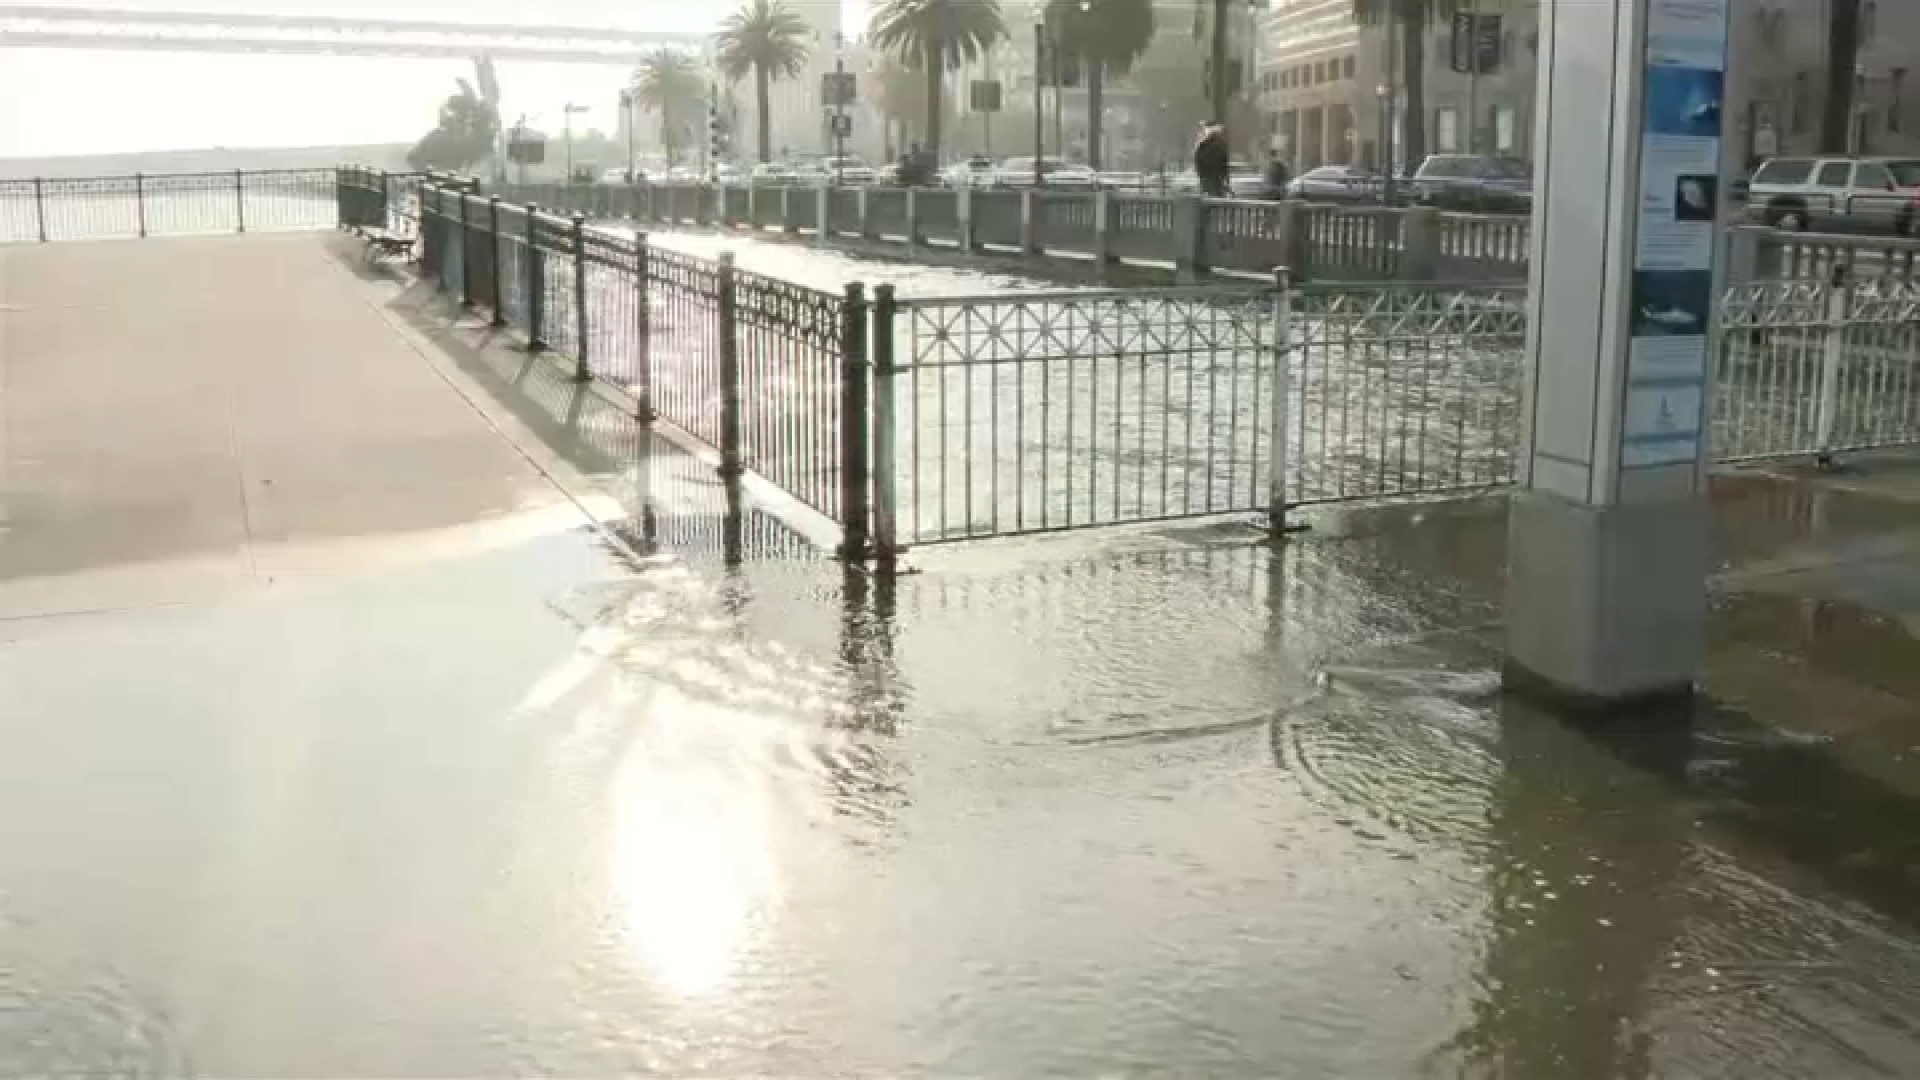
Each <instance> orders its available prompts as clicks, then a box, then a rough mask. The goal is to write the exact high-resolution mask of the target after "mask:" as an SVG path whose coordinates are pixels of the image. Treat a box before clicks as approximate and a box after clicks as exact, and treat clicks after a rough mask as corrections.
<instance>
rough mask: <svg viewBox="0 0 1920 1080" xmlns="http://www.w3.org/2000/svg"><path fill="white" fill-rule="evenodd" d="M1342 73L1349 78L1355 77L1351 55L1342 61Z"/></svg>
mask: <svg viewBox="0 0 1920 1080" xmlns="http://www.w3.org/2000/svg"><path fill="white" fill-rule="evenodd" d="M1340 74H1341V75H1342V76H1343V77H1345V78H1348V79H1351V78H1353V57H1351V56H1349V57H1346V58H1345V59H1343V60H1341V61H1340Z"/></svg>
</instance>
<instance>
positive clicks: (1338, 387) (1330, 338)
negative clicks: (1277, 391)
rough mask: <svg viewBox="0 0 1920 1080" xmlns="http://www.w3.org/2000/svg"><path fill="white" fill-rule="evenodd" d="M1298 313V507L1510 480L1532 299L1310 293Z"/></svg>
mask: <svg viewBox="0 0 1920 1080" xmlns="http://www.w3.org/2000/svg"><path fill="white" fill-rule="evenodd" d="M1291 305H1292V319H1291V320H1290V322H1289V324H1288V327H1287V332H1288V362H1287V381H1288V386H1287V398H1288V402H1289V408H1288V417H1289V419H1288V426H1287V431H1286V459H1287V463H1288V475H1287V476H1286V478H1285V487H1284V490H1285V492H1286V497H1287V502H1288V503H1289V504H1290V505H1303V504H1309V503H1321V502H1335V501H1341V500H1349V499H1378V498H1387V497H1392V496H1403V495H1432V494H1440V493H1445V492H1454V491H1464V490H1471V489H1477V488H1487V487H1496V486H1500V485H1505V484H1510V483H1512V482H1513V480H1514V451H1515V448H1516V446H1517V445H1518V441H1519V437H1520V397H1521V392H1522V383H1523V380H1524V377H1525V371H1526V364H1525V360H1526V356H1525V353H1526V324H1527V308H1526V290H1525V289H1521V288H1511V287H1499V286H1493V287H1483V288H1461V289H1437V288H1425V287H1419V286H1393V285H1386V286H1329V287H1316V286H1306V287H1302V288H1299V289H1296V290H1295V291H1294V293H1293V295H1292V297H1291Z"/></svg>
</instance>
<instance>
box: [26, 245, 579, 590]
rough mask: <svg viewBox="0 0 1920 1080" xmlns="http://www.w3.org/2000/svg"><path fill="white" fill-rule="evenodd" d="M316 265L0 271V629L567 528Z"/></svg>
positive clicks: (335, 269) (90, 251) (237, 251)
mask: <svg viewBox="0 0 1920 1080" xmlns="http://www.w3.org/2000/svg"><path fill="white" fill-rule="evenodd" d="M334 242H335V241H334V239H333V238H332V237H329V236H316V235H313V234H280V235H259V236H238V237H210V238H195V239H179V240H147V241H139V242H133V241H128V242H111V243H98V244H56V245H41V246H16V247H6V248H0V409H4V422H3V423H0V431H3V432H4V448H3V449H0V455H3V456H0V498H3V499H4V502H0V616H18V615H23V614H42V613H49V612H60V611H72V610H95V609H99V608H112V607H122V606H129V605H139V604H145V603H155V602H165V601H173V600H181V599H190V598H194V597H199V596H204V595H207V594H209V593H210V592H223V591H228V590H232V589H236V588H246V587H249V586H253V585H259V584H262V583H265V582H268V581H272V580H275V579H279V578H282V577H284V576H286V575H289V574H302V573H310V572H314V571H317V570H325V569H326V568H327V567H328V566H331V565H338V564H342V563H344V562H351V561H356V560H361V559H364V558H366V557H369V556H370V555H372V554H376V553H378V552H380V551H382V550H383V549H388V548H392V547H394V544H393V541H395V540H397V539H398V538H401V537H405V538H407V541H408V543H409V544H412V545H419V544H422V543H428V542H429V541H430V540H431V538H432V537H433V536H435V535H440V534H445V533H446V532H447V531H448V530H456V531H457V530H460V529H463V528H467V527H471V526H474V525H476V524H478V523H487V524H488V525H489V527H492V528H505V529H507V530H509V531H510V532H511V531H514V530H516V529H519V530H522V531H524V526H525V525H526V523H527V520H528V517H529V515H531V517H532V520H533V521H535V522H536V524H534V525H533V526H532V527H533V528H535V529H536V530H537V529H541V528H544V527H545V526H543V525H540V524H537V522H539V521H540V520H543V518H547V517H550V515H552V514H554V513H558V514H560V515H562V520H564V521H565V523H566V524H568V525H577V524H579V523H580V522H581V520H582V519H581V518H580V516H579V514H578V513H577V511H575V510H574V509H573V508H572V507H571V506H569V505H568V500H567V498H566V496H565V494H564V493H563V492H562V491H561V490H560V489H559V488H557V487H555V485H554V484H552V483H550V482H549V481H548V480H547V478H546V477H544V476H543V475H542V474H541V472H540V470H538V469H536V468H535V467H534V466H533V464H531V463H530V462H529V461H528V460H527V458H526V457H525V456H524V455H523V454H522V453H521V452H520V451H519V450H518V449H516V447H515V446H514V445H513V444H512V443H510V442H509V441H508V440H507V439H504V438H502V437H501V435H500V433H499V432H498V431H497V430H496V429H495V427H494V425H493V424H492V423H490V422H489V420H488V419H487V418H486V417H485V416H483V415H482V414H481V412H479V411H477V410H476V409H475V408H474V407H473V406H472V404H471V403H470V402H469V401H468V400H467V399H465V398H463V397H462V395H461V394H460V393H459V392H456V390H455V389H454V387H453V386H452V385H450V384H449V382H448V381H447V380H446V379H445V378H443V375H442V372H441V371H440V370H439V369H437V368H436V366H435V365H434V364H433V363H432V362H430V358H429V357H428V356H426V355H425V354H424V352H425V351H424V350H422V349H420V348H418V347H417V345H416V343H415V341H413V340H411V339H410V338H409V336H408V335H406V334H404V333H402V332H399V331H398V330H397V329H396V327H395V325H394V324H393V323H392V322H391V321H390V320H389V319H388V318H387V317H386V316H385V315H384V314H383V313H382V311H381V310H380V309H379V308H378V307H377V306H376V305H375V304H374V302H373V300H374V296H373V294H372V293H370V292H369V290H368V288H367V286H366V283H364V282H362V281H360V280H358V279H357V278H356V277H355V276H354V275H353V274H352V273H351V272H349V271H348V270H347V268H346V267H345V266H343V264H342V262H341V261H340V260H339V259H338V258H336V257H335V254H334V252H333V250H332V248H331V245H332V244H333V243H334ZM516 522H519V523H520V524H515V523H516ZM441 541H446V542H453V543H464V542H465V540H463V539H459V538H455V537H448V536H441V540H440V541H433V542H434V543H439V542H441Z"/></svg>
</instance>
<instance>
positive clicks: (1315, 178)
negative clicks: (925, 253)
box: [1287, 165, 1383, 202]
mask: <svg viewBox="0 0 1920 1080" xmlns="http://www.w3.org/2000/svg"><path fill="white" fill-rule="evenodd" d="M1382 186H1383V185H1382V183H1381V180H1380V177H1379V176H1377V175H1375V174H1373V173H1370V172H1368V171H1367V170H1365V169H1362V168H1360V167H1359V166H1357V165H1322V166H1320V167H1319V168H1317V169H1308V170H1307V171H1306V172H1303V173H1301V174H1300V175H1299V176H1296V177H1294V178H1293V180H1292V181H1291V182H1290V183H1288V184H1287V194H1289V195H1291V196H1293V197H1294V198H1296V199H1310V200H1312V201H1315V202H1368V201H1372V200H1374V199H1378V198H1379V197H1380V190H1381V188H1382Z"/></svg>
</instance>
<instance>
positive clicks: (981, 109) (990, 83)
mask: <svg viewBox="0 0 1920 1080" xmlns="http://www.w3.org/2000/svg"><path fill="white" fill-rule="evenodd" d="M967 108H968V110H969V111H972V112H977V113H995V112H999V111H1000V80H998V79H975V80H973V84H972V86H971V87H970V88H969V92H968V95H967Z"/></svg>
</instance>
